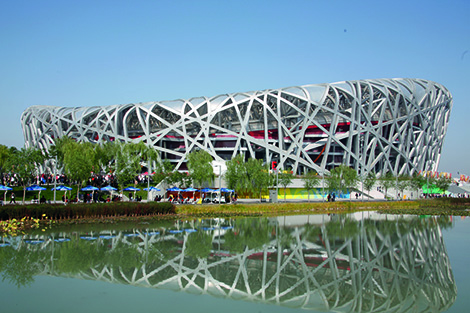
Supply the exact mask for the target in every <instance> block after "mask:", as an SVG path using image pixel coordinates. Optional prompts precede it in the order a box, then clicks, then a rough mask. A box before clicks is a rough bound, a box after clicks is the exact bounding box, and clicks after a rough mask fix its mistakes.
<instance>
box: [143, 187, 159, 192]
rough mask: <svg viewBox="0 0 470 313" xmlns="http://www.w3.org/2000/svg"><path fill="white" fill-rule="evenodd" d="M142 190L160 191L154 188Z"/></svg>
mask: <svg viewBox="0 0 470 313" xmlns="http://www.w3.org/2000/svg"><path fill="white" fill-rule="evenodd" d="M144 190H148V191H160V189H158V188H155V187H150V188H144Z"/></svg>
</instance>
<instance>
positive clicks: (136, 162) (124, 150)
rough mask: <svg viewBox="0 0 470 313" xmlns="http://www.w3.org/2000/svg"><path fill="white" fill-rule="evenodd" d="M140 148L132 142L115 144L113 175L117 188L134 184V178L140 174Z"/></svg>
mask: <svg viewBox="0 0 470 313" xmlns="http://www.w3.org/2000/svg"><path fill="white" fill-rule="evenodd" d="M141 151H142V146H141V145H139V144H135V143H132V142H128V143H122V142H117V143H116V148H115V152H114V153H115V160H114V175H115V176H116V179H117V181H118V184H119V188H120V189H121V190H122V189H124V185H125V184H128V183H129V182H132V183H134V185H135V180H134V179H135V177H136V176H137V175H138V174H139V173H140V171H141V167H140V162H141V160H142V157H141Z"/></svg>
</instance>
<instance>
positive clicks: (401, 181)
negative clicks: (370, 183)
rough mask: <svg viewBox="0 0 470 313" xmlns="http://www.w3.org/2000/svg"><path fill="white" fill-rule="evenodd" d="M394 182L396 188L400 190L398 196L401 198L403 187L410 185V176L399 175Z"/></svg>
mask: <svg viewBox="0 0 470 313" xmlns="http://www.w3.org/2000/svg"><path fill="white" fill-rule="evenodd" d="M396 184H397V190H398V191H400V195H401V196H400V197H398V198H399V199H401V198H402V197H403V192H404V191H405V189H406V188H408V187H409V186H410V176H408V175H405V174H403V175H399V176H398V177H397V180H396Z"/></svg>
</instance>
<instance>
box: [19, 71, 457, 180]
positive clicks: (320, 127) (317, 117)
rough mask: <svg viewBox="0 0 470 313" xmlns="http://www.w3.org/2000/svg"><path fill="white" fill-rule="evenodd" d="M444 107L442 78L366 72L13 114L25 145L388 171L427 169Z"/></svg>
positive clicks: (179, 159) (440, 136)
mask: <svg viewBox="0 0 470 313" xmlns="http://www.w3.org/2000/svg"><path fill="white" fill-rule="evenodd" d="M451 108H452V96H451V94H450V92H449V91H448V90H447V89H446V88H445V87H444V86H442V85H440V84H438V83H435V82H431V81H427V80H422V79H401V78H399V79H374V80H357V81H345V82H338V83H332V84H319V85H306V86H298V87H289V88H281V89H269V90H263V91H254V92H244V93H234V94H224V95H219V96H215V97H211V98H208V97H198V98H191V99H189V100H174V101H161V102H148V103H138V104H126V105H113V106H105V107H82V108H66V107H52V106H32V107H30V108H28V109H27V110H26V111H25V112H24V113H23V115H22V117H21V121H22V126H23V132H24V136H25V142H26V147H37V148H41V149H46V150H47V149H48V148H49V147H50V145H51V144H53V140H54V138H58V137H62V136H69V137H71V138H74V139H76V140H78V141H91V142H96V143H97V142H100V141H117V140H119V141H126V142H128V141H143V142H145V143H146V144H148V145H151V146H154V147H155V148H156V149H158V150H159V151H160V152H161V158H162V159H169V160H171V161H172V162H173V163H174V164H175V165H176V169H179V170H185V169H186V162H185V160H186V155H187V154H188V153H190V152H191V151H194V150H196V149H204V150H206V151H208V152H209V153H210V154H211V155H212V157H213V158H214V159H215V160H217V161H222V160H229V159H231V158H232V157H234V156H235V155H237V154H241V153H243V154H245V156H246V158H248V157H253V158H257V159H263V160H264V161H266V162H267V163H271V162H273V161H274V162H277V164H278V167H279V168H283V169H292V170H293V171H294V172H295V173H298V174H300V173H303V172H305V171H306V170H309V169H313V170H315V171H317V172H319V173H321V174H322V173H327V172H328V171H329V170H331V169H332V168H334V167H335V166H338V165H339V164H346V165H348V166H351V167H353V168H355V169H356V170H357V171H358V172H359V173H360V174H366V173H367V172H369V171H371V170H372V171H374V172H376V173H379V174H381V173H385V172H387V171H392V172H393V173H394V174H395V175H397V174H407V173H410V174H412V173H415V172H418V171H421V170H436V169H437V167H438V163H439V159H440V155H441V149H442V144H443V140H444V136H445V134H446V130H447V125H448V122H449V117H450V112H451Z"/></svg>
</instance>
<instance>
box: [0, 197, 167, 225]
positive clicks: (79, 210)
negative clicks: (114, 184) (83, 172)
mask: <svg viewBox="0 0 470 313" xmlns="http://www.w3.org/2000/svg"><path fill="white" fill-rule="evenodd" d="M174 213H175V206H174V205H173V204H171V203H168V202H150V203H143V202H137V203H129V202H120V203H115V202H113V203H74V204H69V205H63V204H38V205H6V206H2V207H0V220H2V221H6V220H11V219H21V218H23V217H25V216H29V217H32V218H42V215H43V214H46V215H47V216H48V217H49V218H50V219H53V220H57V219H75V218H95V217H108V216H147V215H158V214H174Z"/></svg>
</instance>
